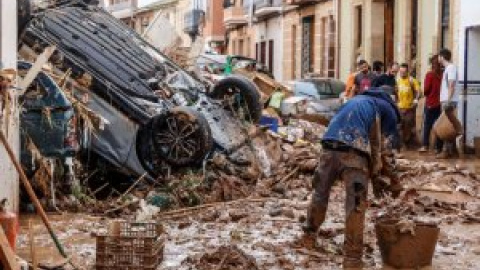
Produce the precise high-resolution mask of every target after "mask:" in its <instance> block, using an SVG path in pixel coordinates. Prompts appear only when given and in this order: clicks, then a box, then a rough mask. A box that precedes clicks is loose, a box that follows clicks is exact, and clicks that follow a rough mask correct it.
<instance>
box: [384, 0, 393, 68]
mask: <svg viewBox="0 0 480 270" xmlns="http://www.w3.org/2000/svg"><path fill="white" fill-rule="evenodd" d="M384 14H385V25H384V27H385V29H384V33H385V38H384V44H383V46H384V48H383V49H384V52H385V56H384V59H383V62H384V63H385V65H390V64H391V63H393V61H394V59H395V51H394V49H395V45H394V37H395V1H394V0H386V1H385V13H384Z"/></svg>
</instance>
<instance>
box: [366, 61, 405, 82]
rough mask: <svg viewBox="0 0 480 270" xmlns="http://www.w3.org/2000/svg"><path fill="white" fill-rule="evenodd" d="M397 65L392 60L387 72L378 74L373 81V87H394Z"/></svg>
mask: <svg viewBox="0 0 480 270" xmlns="http://www.w3.org/2000/svg"><path fill="white" fill-rule="evenodd" d="M398 69H399V65H398V63H396V62H394V63H393V64H391V65H390V66H389V67H388V70H387V72H385V73H383V74H382V75H380V76H378V77H377V78H376V79H375V80H374V81H373V85H372V86H373V87H381V86H385V85H386V86H390V87H393V88H395V87H396V85H397V82H396V77H397V73H398Z"/></svg>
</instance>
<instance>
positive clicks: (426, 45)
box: [339, 0, 457, 79]
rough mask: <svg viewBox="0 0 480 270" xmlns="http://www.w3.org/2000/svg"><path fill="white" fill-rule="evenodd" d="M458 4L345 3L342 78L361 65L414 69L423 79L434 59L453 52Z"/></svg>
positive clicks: (405, 0) (411, 0) (434, 0)
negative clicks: (445, 51)
mask: <svg viewBox="0 0 480 270" xmlns="http://www.w3.org/2000/svg"><path fill="white" fill-rule="evenodd" d="M456 2H457V0H352V1H340V5H339V13H340V40H341V42H340V44H339V45H340V46H339V48H340V54H339V55H340V58H341V59H340V67H341V68H340V78H343V79H344V78H346V77H347V76H348V74H349V73H350V72H351V71H352V70H353V69H354V67H355V63H356V61H358V60H359V59H365V60H367V61H369V62H372V61H375V60H380V61H383V62H384V63H387V64H388V63H392V62H393V61H396V62H399V63H408V64H410V65H411V67H412V70H414V71H416V72H415V73H416V76H417V78H419V79H422V78H423V77H424V75H425V74H426V72H427V71H428V69H429V58H430V57H431V56H432V54H434V53H436V52H438V50H439V49H440V48H442V47H445V48H453V46H454V39H455V33H454V29H455V28H456V26H455V24H456V20H454V18H453V17H454V16H453V15H452V14H454V12H455V7H456Z"/></svg>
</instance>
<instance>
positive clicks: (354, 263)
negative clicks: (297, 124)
mask: <svg viewBox="0 0 480 270" xmlns="http://www.w3.org/2000/svg"><path fill="white" fill-rule="evenodd" d="M399 119H400V113H399V111H398V109H397V107H396V105H395V102H394V101H393V100H392V98H391V97H390V96H389V95H388V94H386V93H385V92H384V91H383V90H382V89H378V88H372V89H369V90H367V91H365V92H364V93H362V94H360V95H357V96H355V97H354V98H352V99H351V100H349V101H348V102H347V103H345V104H344V105H343V106H342V107H341V108H340V110H339V111H338V113H337V114H336V115H335V116H334V118H333V119H332V121H331V122H330V124H329V126H328V129H327V131H326V133H325V135H324V137H323V139H322V145H323V149H324V151H323V153H322V154H321V156H320V157H319V163H318V165H317V169H316V171H315V176H314V179H313V187H314V192H313V195H312V200H311V203H310V206H309V208H308V212H307V220H306V221H305V223H304V224H303V225H302V228H303V230H304V231H305V232H306V233H307V234H309V233H315V232H316V231H317V230H318V228H319V227H320V226H321V225H322V223H323V222H324V221H325V217H326V212H327V206H328V200H329V196H330V190H331V187H332V185H333V183H334V181H335V180H336V179H337V178H342V179H343V180H344V181H345V186H346V192H347V198H346V202H345V211H346V220H345V241H344V254H345V255H344V256H345V257H344V261H343V266H344V268H362V267H363V261H362V256H363V230H364V221H365V211H366V208H367V191H368V182H369V179H372V184H373V188H374V194H375V195H376V196H380V195H381V194H383V193H384V192H387V191H392V192H393V191H395V190H397V191H398V189H399V184H398V177H397V176H396V174H395V172H394V170H393V167H394V158H393V154H391V152H390V153H388V150H389V149H392V147H393V144H394V143H395V142H396V141H398V140H399V135H398V130H397V124H398V121H399ZM380 173H382V174H383V175H386V176H389V177H390V178H391V180H392V184H391V186H390V189H386V187H385V185H384V183H381V182H380V181H379V178H378V177H377V176H379V175H380Z"/></svg>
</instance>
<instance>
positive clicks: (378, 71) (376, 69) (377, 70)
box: [372, 60, 384, 77]
mask: <svg viewBox="0 0 480 270" xmlns="http://www.w3.org/2000/svg"><path fill="white" fill-rule="evenodd" d="M383 67H384V65H383V62H382V61H378V60H377V61H373V64H372V70H373V74H375V76H377V77H378V76H380V75H382V73H383Z"/></svg>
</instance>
